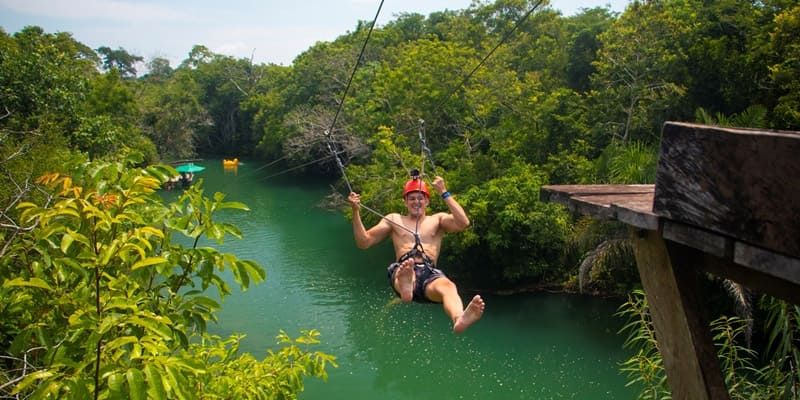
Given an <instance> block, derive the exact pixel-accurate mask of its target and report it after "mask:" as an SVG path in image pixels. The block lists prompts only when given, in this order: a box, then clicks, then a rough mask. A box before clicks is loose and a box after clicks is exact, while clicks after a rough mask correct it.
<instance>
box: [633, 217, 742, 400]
mask: <svg viewBox="0 0 800 400" xmlns="http://www.w3.org/2000/svg"><path fill="white" fill-rule="evenodd" d="M631 240H632V241H633V244H634V254H635V256H636V265H637V268H638V269H639V276H640V278H641V280H642V286H643V287H644V291H645V294H646V296H647V302H648V304H649V307H650V315H651V317H652V318H653V325H654V327H655V331H656V339H657V340H658V347H659V351H660V353H661V356H662V357H663V359H664V368H665V370H666V372H667V382H668V383H669V387H670V390H671V391H672V398H673V399H678V400H680V399H690V400H695V399H696V400H728V399H730V397H729V396H728V392H727V390H726V388H725V383H724V380H723V379H722V373H721V371H720V368H719V361H718V360H717V357H716V352H715V351H714V345H713V342H712V340H711V335H710V331H709V327H708V324H707V323H705V321H704V318H703V317H702V316H701V315H700V313H699V307H698V306H697V302H696V299H695V298H694V296H695V294H696V293H697V290H698V284H697V272H695V270H693V269H692V268H690V265H686V264H685V262H687V261H689V260H688V259H687V257H684V255H683V254H682V250H683V249H682V247H683V246H681V245H678V244H671V245H670V246H669V249H668V247H667V244H666V243H665V241H664V240H663V239H662V237H661V232H659V231H652V230H641V229H631Z"/></svg>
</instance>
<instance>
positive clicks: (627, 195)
mask: <svg viewBox="0 0 800 400" xmlns="http://www.w3.org/2000/svg"><path fill="white" fill-rule="evenodd" d="M798 154H800V133H798V132H778V131H761V130H752V129H729V128H719V127H711V126H703V125H696V124H683V123H670V122H668V123H666V124H665V126H664V130H663V135H662V145H661V151H660V156H659V165H658V170H657V180H656V184H655V185H554V186H544V187H542V190H541V198H542V200H543V201H551V202H557V203H561V204H563V205H565V206H566V207H567V208H569V209H570V210H572V211H573V212H576V213H580V214H584V215H588V216H591V217H593V218H596V219H602V220H618V221H621V222H624V223H625V224H627V225H628V226H629V227H630V240H631V242H632V243H633V247H634V254H635V256H636V263H637V268H638V270H639V276H640V278H641V280H642V286H643V287H644V289H645V293H646V295H647V300H648V303H649V305H650V313H651V316H652V318H653V325H654V326H655V329H656V336H657V337H658V344H659V351H660V352H661V355H662V356H663V359H664V368H665V370H666V372H667V379H668V382H669V385H670V389H671V391H672V395H673V398H675V399H728V398H729V396H728V392H727V389H726V388H725V384H724V380H723V379H722V375H721V372H720V369H719V361H718V360H717V358H716V352H715V349H714V346H713V343H712V341H711V337H710V331H709V326H708V322H707V319H706V317H707V316H705V315H703V312H704V310H705V307H704V304H703V299H702V297H703V296H702V293H700V292H699V289H698V280H699V278H700V273H712V274H716V275H719V276H721V277H724V278H727V279H731V280H733V281H736V282H738V283H740V284H742V285H744V286H746V287H748V288H751V289H755V290H757V291H759V292H762V293H767V294H771V295H773V296H776V297H780V298H783V299H785V300H787V301H789V302H792V303H795V304H800V190H798V188H800V156H798Z"/></svg>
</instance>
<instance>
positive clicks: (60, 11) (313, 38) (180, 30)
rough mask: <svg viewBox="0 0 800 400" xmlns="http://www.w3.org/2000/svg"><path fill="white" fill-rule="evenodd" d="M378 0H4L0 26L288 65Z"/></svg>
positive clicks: (620, 3) (586, 0)
mask: <svg viewBox="0 0 800 400" xmlns="http://www.w3.org/2000/svg"><path fill="white" fill-rule="evenodd" d="M628 2H629V0H551V3H550V4H551V7H552V8H554V9H557V10H560V11H561V13H562V14H563V15H565V16H569V15H574V14H576V13H578V12H580V10H581V9H582V8H591V7H608V8H610V9H611V10H612V11H616V12H621V11H623V10H624V8H625V6H627V4H628ZM471 3H472V0H384V3H383V7H382V8H381V11H380V16H379V18H378V25H383V24H386V23H387V22H389V21H391V20H393V19H395V18H396V17H397V15H399V14H400V13H419V14H422V15H425V16H427V15H428V14H430V13H431V12H434V11H443V10H445V9H447V10H462V9H465V8H468V7H469V6H470V4H471ZM482 3H484V4H485V3H486V0H484V1H482ZM379 4H380V0H306V1H302V2H301V1H292V0H222V1H220V0H168V1H156V0H152V1H137V0H0V27H2V29H3V30H4V31H5V32H6V33H7V34H13V33H14V32H17V31H19V30H20V29H22V28H24V27H25V26H29V25H36V26H39V27H41V28H42V29H44V31H45V32H47V33H55V32H69V33H71V34H72V36H73V38H74V39H75V40H77V41H79V42H81V43H84V44H86V45H87V46H89V47H91V48H93V49H97V48H98V47H101V46H107V47H110V48H112V49H117V48H123V49H125V50H126V51H127V52H128V53H130V54H133V55H138V56H142V57H144V59H145V61H149V60H151V59H153V58H155V57H162V58H166V59H167V60H169V61H170V64H171V65H172V66H173V67H176V66H177V65H178V64H180V62H181V61H183V60H184V59H186V58H187V56H188V54H189V51H190V50H191V49H192V47H193V46H194V45H198V44H199V45H204V46H206V47H207V48H208V49H209V50H211V51H212V52H214V53H217V54H223V55H229V56H233V57H236V58H248V59H249V58H251V57H252V59H253V62H255V63H274V64H279V65H287V66H288V65H291V63H292V60H294V58H295V57H296V56H298V55H299V54H300V53H302V52H303V51H305V50H306V49H308V48H309V47H311V46H313V45H314V44H315V43H317V42H320V41H332V40H334V39H336V37H338V36H340V35H342V34H345V33H347V32H348V31H353V30H354V29H355V27H356V25H357V23H358V21H368V22H372V20H373V18H375V14H376V12H377V11H378V5H379Z"/></svg>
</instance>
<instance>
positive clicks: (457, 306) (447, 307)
mask: <svg viewBox="0 0 800 400" xmlns="http://www.w3.org/2000/svg"><path fill="white" fill-rule="evenodd" d="M425 296H427V297H428V299H429V300H431V301H435V302H441V303H442V307H444V312H445V314H447V316H448V317H450V320H451V321H453V332H455V333H461V332H464V330H466V329H467V328H469V326H470V325H472V324H474V323H475V322H476V321H478V320H479V319H481V316H483V309H484V307H485V304H484V302H483V299H482V298H481V296H480V295H475V297H473V298H472V300H471V301H470V302H469V304H467V308H466V310H465V309H464V303H463V302H462V301H461V296H459V295H458V289H457V288H456V284H455V283H453V281H451V280H450V279H448V278H446V277H442V278H439V279H436V280H434V281H433V282H431V283H430V284H428V287H427V288H425Z"/></svg>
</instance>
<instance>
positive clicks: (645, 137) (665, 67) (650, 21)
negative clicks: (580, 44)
mask: <svg viewBox="0 0 800 400" xmlns="http://www.w3.org/2000/svg"><path fill="white" fill-rule="evenodd" d="M696 8H697V4H695V2H694V0H676V1H671V2H669V4H664V3H660V2H647V3H634V4H632V5H631V6H630V7H628V9H627V11H626V12H625V13H624V14H623V15H622V16H621V17H620V18H619V19H618V20H617V21H616V22H615V23H614V24H613V25H612V26H611V27H610V28H609V29H608V30H607V31H605V32H603V33H602V34H601V35H600V40H601V41H602V43H603V47H602V49H601V50H600V52H599V55H598V59H597V61H596V62H595V63H594V65H595V68H597V73H596V74H594V75H593V76H592V84H593V86H594V90H593V91H592V93H591V96H592V98H593V102H594V104H595V105H596V108H598V111H599V113H597V114H595V115H594V119H595V121H596V122H595V125H596V128H595V129H597V131H598V132H599V133H600V134H601V135H604V136H605V137H606V138H605V139H604V141H605V142H606V143H607V142H608V140H609V139H611V140H615V139H616V140H621V141H622V142H627V141H628V140H642V141H646V142H648V143H652V142H655V141H656V140H657V138H658V133H659V132H660V127H661V123H662V121H663V120H664V116H665V115H670V112H674V111H672V110H673V108H674V107H676V106H677V105H678V104H680V102H681V99H682V98H683V95H684V94H685V93H686V82H687V78H686V74H687V71H686V68H685V61H686V58H687V56H686V52H685V46H684V43H685V41H686V38H687V35H689V34H690V33H692V28H693V27H694V26H695V21H696V19H697V14H696V13H695V12H694V10H695V9H696ZM606 135H610V137H608V136H606Z"/></svg>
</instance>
